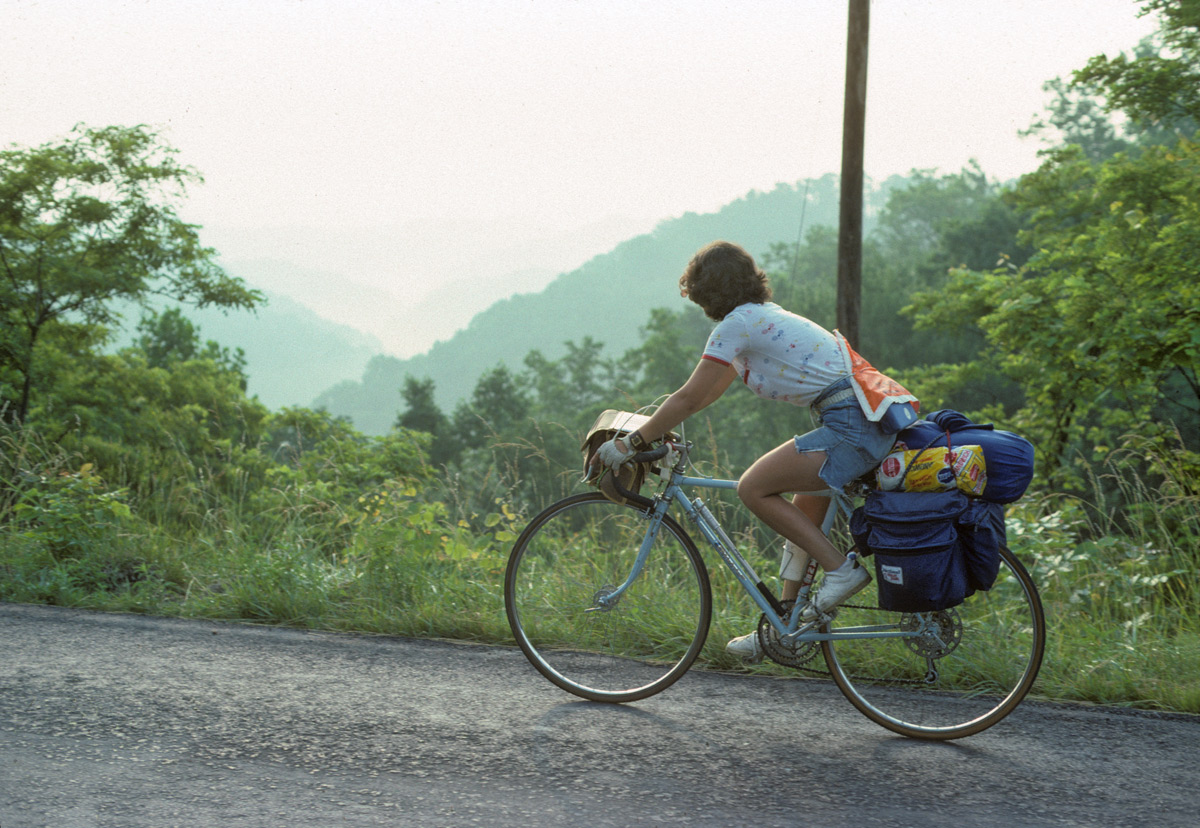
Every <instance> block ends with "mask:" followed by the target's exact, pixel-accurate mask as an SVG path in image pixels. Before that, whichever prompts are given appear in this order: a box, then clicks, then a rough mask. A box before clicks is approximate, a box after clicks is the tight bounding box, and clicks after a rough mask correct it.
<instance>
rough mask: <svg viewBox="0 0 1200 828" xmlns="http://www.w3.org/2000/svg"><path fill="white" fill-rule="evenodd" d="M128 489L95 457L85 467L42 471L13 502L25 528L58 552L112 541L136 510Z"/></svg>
mask: <svg viewBox="0 0 1200 828" xmlns="http://www.w3.org/2000/svg"><path fill="white" fill-rule="evenodd" d="M127 497H128V493H127V492H126V491H124V490H121V489H109V487H107V486H106V485H105V484H104V481H103V480H101V479H100V477H99V475H97V474H96V473H95V469H94V467H93V466H92V464H91V463H85V464H84V465H83V466H82V467H80V469H79V471H77V472H73V473H62V474H60V475H58V476H55V477H49V478H46V477H42V478H38V479H37V480H36V484H35V485H33V486H30V487H28V488H27V489H26V490H25V492H24V494H23V495H22V497H21V498H20V500H18V501H17V503H16V504H15V505H14V506H13V518H14V521H15V522H16V525H17V527H18V528H19V530H20V534H21V536H22V537H23V538H25V539H27V540H31V541H34V542H36V543H39V544H42V545H44V546H45V547H46V549H48V550H49V551H50V552H51V554H53V555H54V556H55V557H56V558H66V557H72V556H75V555H78V554H80V553H88V552H95V551H97V549H96V548H97V547H98V546H102V545H104V544H107V543H109V542H111V541H112V540H113V539H114V537H115V535H116V533H117V532H119V531H120V530H121V529H122V528H123V527H124V526H126V525H127V524H128V522H129V520H130V518H131V516H132V513H131V512H130V510H129V505H128V503H127V502H126V500H127Z"/></svg>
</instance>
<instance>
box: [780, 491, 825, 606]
mask: <svg viewBox="0 0 1200 828" xmlns="http://www.w3.org/2000/svg"><path fill="white" fill-rule="evenodd" d="M792 505H793V506H795V507H796V508H797V509H799V510H800V511H801V512H803V513H804V515H805V517H807V518H808V519H809V520H811V521H812V522H813V524H814V525H815V526H820V525H821V524H822V523H824V522H825V513H826V512H827V511H828V510H829V498H828V497H822V496H820V495H806V494H798V495H793V496H792ZM805 551H806V552H807V551H808V550H805ZM799 594H800V581H793V580H792V579H790V578H784V579H783V591H782V592H781V594H780V596H779V597H780V598H781V599H782V600H784V601H795V600H796V596H797V595H799Z"/></svg>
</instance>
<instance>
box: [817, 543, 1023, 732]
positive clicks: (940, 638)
mask: <svg viewBox="0 0 1200 828" xmlns="http://www.w3.org/2000/svg"><path fill="white" fill-rule="evenodd" d="M850 603H851V604H852V605H851V606H843V607H840V608H839V609H838V611H837V614H836V616H835V617H834V619H833V621H832V622H830V624H829V625H828V627H827V629H828V630H829V631H831V632H834V633H840V634H850V633H854V634H856V635H859V634H861V635H863V636H868V635H871V634H873V633H881V634H887V635H890V636H892V637H863V638H853V639H849V638H847V639H838V640H834V641H825V642H822V648H823V652H824V655H825V661H826V663H827V664H828V666H829V671H830V673H832V675H833V680H834V681H835V682H837V686H838V687H839V688H840V689H841V691H842V693H844V694H845V696H846V698H848V699H849V700H850V702H851V703H852V704H853V705H854V706H855V707H857V708H858V709H859V710H860V711H861V712H862V713H863V714H865V715H866V716H867V717H868V718H869V719H871V720H872V721H874V722H876V723H878V724H880V725H882V726H883V727H886V728H887V729H889V730H892V731H894V732H896V733H900V734H903V735H905V736H912V737H915V738H919V739H958V738H961V737H963V736H970V735H972V734H975V733H978V732H980V731H981V730H984V729H986V728H988V727H991V726H992V725H994V724H995V723H996V722H998V721H1000V720H1001V719H1003V718H1004V717H1005V716H1007V715H1008V714H1009V713H1011V712H1012V711H1013V709H1014V708H1015V707H1016V706H1017V705H1018V704H1020V702H1021V700H1022V699H1023V698H1025V695H1026V694H1027V693H1028V692H1029V690H1030V688H1031V687H1032V686H1033V682H1034V679H1035V678H1036V677H1037V673H1038V669H1039V668H1040V667H1041V664H1042V655H1043V653H1044V651H1045V646H1046V621H1045V616H1044V614H1043V612H1042V603H1041V599H1040V598H1039V597H1038V592H1037V588H1036V587H1035V586H1034V583H1033V580H1032V579H1031V578H1030V577H1029V573H1028V572H1027V571H1026V569H1025V567H1024V566H1023V565H1022V564H1021V562H1020V561H1019V560H1017V558H1016V556H1014V555H1013V554H1012V552H1011V551H1009V550H1008V549H1001V551H1000V574H999V575H998V577H997V578H996V583H995V585H994V586H993V587H992V588H991V589H990V590H989V591H987V592H977V593H975V594H974V595H972V596H971V597H970V598H968V599H967V600H966V601H964V602H963V603H962V604H960V605H959V606H957V607H953V608H952V609H948V610H944V611H942V612H928V613H898V612H886V611H884V610H880V609H873V608H870V607H874V606H875V605H876V596H875V586H874V584H872V585H871V586H870V587H868V588H867V590H865V591H863V592H861V593H859V594H858V595H857V596H855V597H854V598H852V599H851V602H850ZM864 605H865V606H864ZM897 633H903V634H904V635H905V637H899V636H897V635H896V634H897Z"/></svg>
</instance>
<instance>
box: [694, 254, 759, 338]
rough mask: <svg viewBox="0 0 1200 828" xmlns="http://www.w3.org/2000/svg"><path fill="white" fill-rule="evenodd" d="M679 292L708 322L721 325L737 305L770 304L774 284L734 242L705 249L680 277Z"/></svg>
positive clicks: (695, 257)
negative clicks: (750, 303)
mask: <svg viewBox="0 0 1200 828" xmlns="http://www.w3.org/2000/svg"><path fill="white" fill-rule="evenodd" d="M679 290H680V293H682V294H683V295H684V296H686V297H687V298H688V299H691V300H692V301H693V302H695V303H696V304H697V305H699V306H700V308H701V310H703V311H704V315H705V316H707V317H708V318H709V319H712V320H714V321H716V322H720V321H721V320H722V319H724V318H725V316H726V315H727V314H728V313H729V312H730V311H731V310H733V309H734V308H736V307H737V306H738V305H744V304H746V303H747V302H753V303H754V304H758V305H761V304H762V303H764V302H770V301H771V296H772V294H771V283H770V281H769V280H768V279H767V274H766V273H764V272H763V271H762V270H761V269H760V268H759V267H758V265H756V264H755V263H754V257H753V256H751V255H750V254H749V253H747V252H746V251H745V250H744V249H743V248H741V247H739V246H738V245H736V244H733V243H732V242H727V241H715V242H712V243H711V244H708V245H705V246H704V247H702V248H701V249H700V250H699V252H697V253H696V255H694V256H692V260H691V261H690V262H688V265H687V268H685V269H684V271H683V275H682V276H680V277H679Z"/></svg>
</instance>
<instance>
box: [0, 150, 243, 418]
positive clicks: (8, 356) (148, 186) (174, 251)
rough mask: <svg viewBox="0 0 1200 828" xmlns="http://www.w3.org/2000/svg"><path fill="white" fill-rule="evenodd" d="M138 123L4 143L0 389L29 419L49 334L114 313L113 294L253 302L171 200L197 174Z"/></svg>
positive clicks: (100, 321)
mask: <svg viewBox="0 0 1200 828" xmlns="http://www.w3.org/2000/svg"><path fill="white" fill-rule="evenodd" d="M175 154H176V150H174V149H173V148H171V147H170V146H168V145H167V144H166V143H165V142H163V141H162V139H161V138H159V136H157V135H156V134H155V133H154V132H152V131H150V130H149V129H147V128H146V127H144V126H136V127H117V126H112V127H106V128H102V129H91V128H86V127H83V126H77V127H76V128H75V129H74V131H73V132H72V134H71V136H70V137H68V138H66V139H64V140H61V141H58V142H56V143H48V144H44V145H42V146H40V147H35V148H32V149H29V148H20V147H14V148H10V149H7V150H4V151H2V152H0V320H2V322H3V328H4V331H5V333H4V336H3V337H2V338H0V392H2V393H3V395H4V403H6V404H7V405H8V406H10V407H11V413H10V416H11V417H12V418H13V419H14V420H16V421H17V422H22V421H24V420H25V418H26V416H27V415H28V413H29V407H30V403H31V399H32V397H33V395H34V392H35V391H36V390H38V389H39V388H40V385H41V384H42V383H43V382H45V381H46V379H45V378H47V377H48V376H49V375H48V374H47V373H46V372H45V371H43V370H41V369H40V367H39V365H38V362H37V356H38V353H39V344H40V343H41V341H42V340H43V338H44V336H45V335H46V332H47V331H48V330H50V329H51V328H54V327H59V328H65V329H76V330H78V329H80V328H82V327H85V326H88V325H107V324H109V323H111V322H113V321H114V318H115V310H114V308H113V302H114V300H117V299H125V300H133V301H143V300H145V299H146V298H147V297H148V296H150V295H151V294H157V295H161V296H166V297H169V298H171V299H175V300H178V301H181V302H188V303H192V304H195V305H197V306H199V307H205V306H208V305H217V306H220V307H231V308H252V307H253V306H254V305H255V304H256V303H257V302H259V301H261V299H262V296H261V294H259V293H258V292H257V291H254V290H250V289H249V288H247V287H246V286H245V285H244V284H243V283H242V282H241V281H240V280H239V279H236V278H233V277H230V276H228V275H226V274H225V273H224V271H222V270H221V268H220V267H218V266H217V265H216V264H215V262H214V261H213V255H214V253H213V251H212V250H211V249H210V248H206V247H203V246H202V245H201V244H200V240H199V237H198V235H197V232H196V231H197V228H196V227H195V226H194V225H191V224H188V223H186V222H184V221H183V220H181V219H180V218H179V216H178V215H177V214H176V210H175V206H176V204H177V203H178V202H179V201H180V200H181V198H182V197H183V195H184V193H185V192H186V188H187V186H188V185H189V184H192V183H195V182H198V181H200V180H201V179H200V176H199V174H198V173H196V172H195V171H194V170H192V169H191V168H189V167H185V166H182V165H180V164H179V163H178V162H177V161H176V160H175V157H174V156H175Z"/></svg>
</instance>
